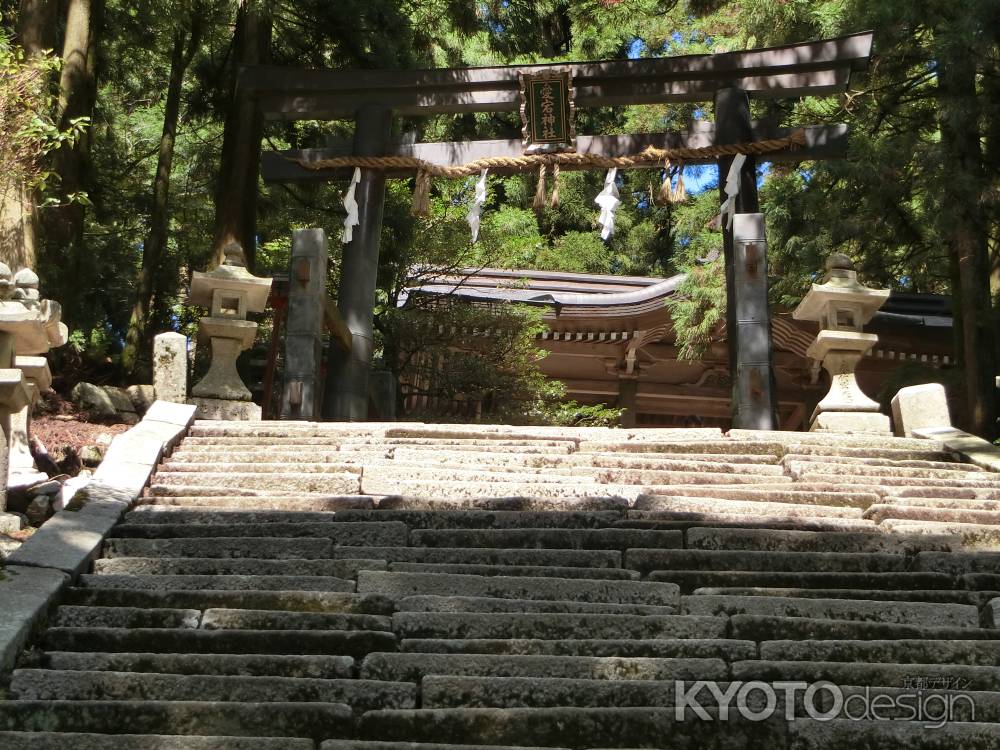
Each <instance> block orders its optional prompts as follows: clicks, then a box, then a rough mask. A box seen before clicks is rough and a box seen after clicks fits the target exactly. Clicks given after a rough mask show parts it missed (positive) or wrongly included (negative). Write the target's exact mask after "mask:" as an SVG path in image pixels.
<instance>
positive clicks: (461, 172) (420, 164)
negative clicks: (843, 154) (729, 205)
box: [292, 130, 806, 178]
mask: <svg viewBox="0 0 1000 750" xmlns="http://www.w3.org/2000/svg"><path fill="white" fill-rule="evenodd" d="M805 142H806V133H805V131H804V130H796V131H795V132H794V133H792V134H791V135H789V136H787V137H785V138H771V139H768V140H764V141H752V142H750V143H731V144H723V145H716V146H703V147H701V148H688V147H678V148H655V147H654V146H649V147H647V148H646V149H645V150H644V151H642V152H641V153H639V154H633V155H631V156H598V155H596V154H580V153H577V152H574V151H570V152H565V153H559V154H525V155H523V156H490V157H487V158H484V159H476V160H475V161H470V162H467V163H466V164H460V165H457V166H444V165H441V164H434V163H433V162H429V161H425V160H423V159H418V158H417V157H415V156H337V157H333V158H331V159H321V160H319V161H307V160H305V159H292V161H295V162H296V163H298V164H299V165H300V166H302V167H304V168H305V169H310V170H315V171H318V170H321V169H337V168H341V167H362V168H363V169H415V170H417V172H418V173H420V172H423V173H424V174H425V175H428V176H430V177H447V178H458V177H469V176H471V175H476V174H479V173H480V172H481V171H482V170H484V169H492V170H496V169H500V170H516V171H523V170H528V169H537V170H539V171H541V170H542V169H546V168H548V167H553V168H554V167H595V168H603V169H611V168H612V167H617V168H619V169H621V168H628V167H639V166H647V165H650V164H656V163H657V162H662V161H666V160H668V159H669V160H674V161H678V160H683V161H690V160H695V159H713V158H718V157H722V156H736V155H737V154H746V155H748V156H757V155H760V154H768V153H772V152H774V151H782V150H784V149H795V148H798V147H800V146H803V145H805Z"/></svg>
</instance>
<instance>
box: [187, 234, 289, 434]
mask: <svg viewBox="0 0 1000 750" xmlns="http://www.w3.org/2000/svg"><path fill="white" fill-rule="evenodd" d="M270 291H271V279H262V278H258V277H257V276H254V275H253V274H251V273H250V272H249V271H247V270H246V268H245V267H244V266H243V252H242V250H241V249H240V248H239V246H238V245H230V246H229V247H227V248H226V262H225V263H224V264H223V265H221V266H219V267H218V268H216V269H215V270H214V271H210V272H208V273H199V272H195V274H194V276H193V278H192V280H191V294H190V297H189V300H190V301H191V303H192V304H195V305H203V306H204V307H207V308H208V309H209V315H208V316H206V317H204V318H202V319H201V321H200V323H199V325H198V341H199V343H201V342H204V341H211V343H212V360H211V364H210V365H209V368H208V372H207V373H206V374H205V377H203V378H202V379H201V380H200V381H198V382H197V383H196V384H195V385H194V387H193V388H192V389H191V398H189V399H188V403H190V404H194V405H195V406H197V407H198V409H197V411H196V412H195V416H196V417H197V418H198V419H226V420H257V419H260V418H261V408H260V406H258V405H257V404H255V403H253V401H252V400H251V398H252V396H251V393H250V389H248V388H247V387H246V385H245V384H244V383H243V380H242V379H241V378H240V375H239V373H238V372H237V370H236V360H237V358H238V357H239V355H240V352H242V351H243V350H245V349H249V348H250V346H251V345H253V341H254V338H255V337H256V335H257V324H256V323H254V322H253V321H249V320H247V319H246V317H247V313H251V312H263V310H264V308H265V307H266V305H267V297H268V294H269V293H270Z"/></svg>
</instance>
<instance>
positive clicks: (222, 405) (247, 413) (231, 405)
mask: <svg viewBox="0 0 1000 750" xmlns="http://www.w3.org/2000/svg"><path fill="white" fill-rule="evenodd" d="M188 403H189V404H192V405H193V406H196V407H198V408H197V409H195V412H194V418H195V419H216V420H222V421H236V420H243V421H246V422H259V421H260V420H261V417H262V415H263V412H262V411H261V408H260V406H258V405H257V404H255V403H254V402H253V401H236V400H235V399H228V398H198V397H197V396H192V397H191V398H189V399H188Z"/></svg>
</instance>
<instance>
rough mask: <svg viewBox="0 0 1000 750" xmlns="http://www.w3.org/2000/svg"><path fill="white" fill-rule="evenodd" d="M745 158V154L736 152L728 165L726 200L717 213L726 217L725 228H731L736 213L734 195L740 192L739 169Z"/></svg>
mask: <svg viewBox="0 0 1000 750" xmlns="http://www.w3.org/2000/svg"><path fill="white" fill-rule="evenodd" d="M746 160H747V155H746V154H736V156H734V157H733V164H732V166H731V167H729V174H727V175H726V200H725V201H723V203H722V207H721V208H720V209H719V214H720V215H721V216H723V217H725V219H726V229H732V228H733V216H734V215H735V214H736V196H737V195H739V194H740V170H742V169H743V162H745V161H746Z"/></svg>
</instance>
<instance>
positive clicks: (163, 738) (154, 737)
mask: <svg viewBox="0 0 1000 750" xmlns="http://www.w3.org/2000/svg"><path fill="white" fill-rule="evenodd" d="M0 747H3V748H4V750H65V749H66V748H73V750H313V748H314V745H313V741H312V740H308V739H293V738H290V737H282V738H280V739H274V738H266V737H185V736H178V735H166V734H94V733H82V732H0Z"/></svg>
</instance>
